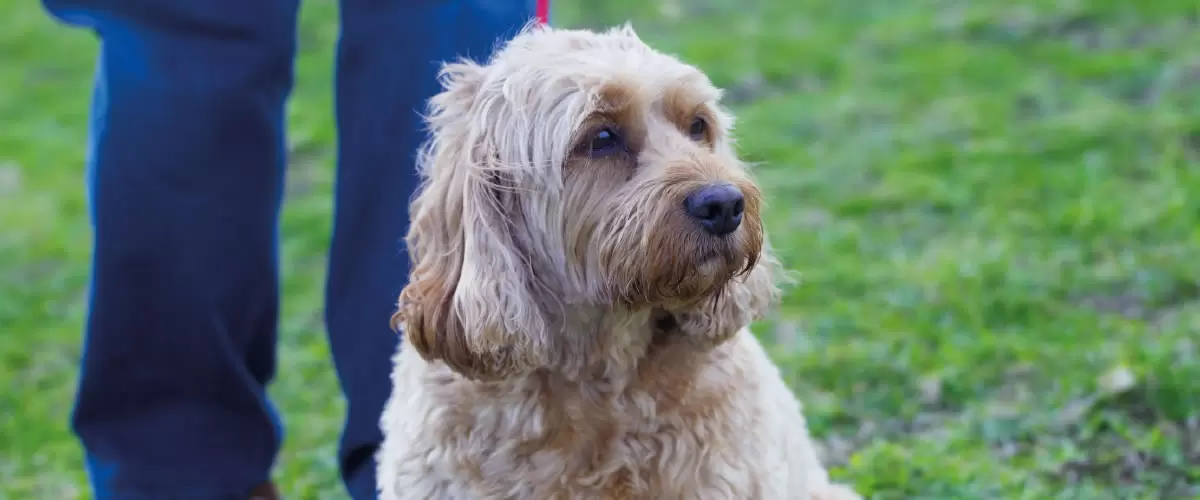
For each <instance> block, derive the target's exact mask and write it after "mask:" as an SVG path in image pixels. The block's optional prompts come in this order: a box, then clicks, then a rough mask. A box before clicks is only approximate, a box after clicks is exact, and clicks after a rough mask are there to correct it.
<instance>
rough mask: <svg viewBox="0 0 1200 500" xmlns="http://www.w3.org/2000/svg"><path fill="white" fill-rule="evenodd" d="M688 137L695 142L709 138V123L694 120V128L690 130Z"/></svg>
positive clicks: (699, 119)
mask: <svg viewBox="0 0 1200 500" xmlns="http://www.w3.org/2000/svg"><path fill="white" fill-rule="evenodd" d="M688 135H689V136H691V137H692V140H694V141H702V140H704V139H706V138H707V137H708V122H707V121H705V120H704V119H703V118H696V119H695V120H692V126H691V127H689V128H688Z"/></svg>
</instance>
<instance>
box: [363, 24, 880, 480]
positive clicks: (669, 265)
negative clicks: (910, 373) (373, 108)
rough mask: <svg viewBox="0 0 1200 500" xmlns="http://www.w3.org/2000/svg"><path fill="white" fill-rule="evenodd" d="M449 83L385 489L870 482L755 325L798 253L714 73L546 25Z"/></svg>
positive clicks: (422, 163) (415, 234) (407, 307)
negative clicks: (742, 156)
mask: <svg viewBox="0 0 1200 500" xmlns="http://www.w3.org/2000/svg"><path fill="white" fill-rule="evenodd" d="M442 84H443V86H444V91H443V92H442V93H441V94H439V95H437V96H436V97H434V98H433V99H432V101H431V103H430V114H429V117H428V121H429V124H430V126H431V133H432V139H431V140H430V141H429V143H428V144H427V145H426V147H425V148H424V149H423V151H422V155H421V157H420V160H419V168H420V172H421V175H422V176H423V178H424V181H425V184H424V185H423V187H422V189H421V191H420V193H419V195H418V196H417V198H416V199H415V200H414V201H413V204H412V217H413V219H412V229H411V231H410V233H409V234H408V240H407V241H408V248H409V252H410V254H411V257H412V259H413V263H414V268H413V271H412V275H411V277H410V282H409V284H408V286H407V288H405V289H404V291H403V293H402V294H401V296H400V301H399V310H398V312H397V313H396V316H395V317H394V318H393V323H394V325H395V326H399V327H402V330H403V334H404V341H403V343H402V345H401V348H400V350H399V353H398V354H397V355H396V357H395V365H396V366H395V370H394V372H393V375H392V381H393V383H394V389H393V392H392V395H391V399H390V401H389V403H388V406H387V409H386V410H385V413H384V416H383V419H382V426H383V431H384V433H385V435H386V440H385V442H384V444H383V448H382V450H381V451H380V454H379V457H378V459H379V469H378V473H379V488H380V491H381V493H382V498H383V499H386V500H393V499H421V500H425V499H513V500H545V499H561V500H575V499H647V500H652V499H662V500H676V499H678V500H697V499H699V500H707V499H738V500H745V499H767V500H772V499H816V498H820V499H852V498H858V495H856V494H855V493H854V492H852V491H851V490H849V489H848V488H846V487H844V486H840V485H835V484H832V483H830V481H829V478H828V475H827V473H826V471H825V469H824V467H823V466H822V465H821V462H820V461H819V460H818V458H817V453H816V449H815V448H814V445H813V443H812V442H811V441H810V439H809V436H808V431H807V429H806V426H805V421H804V418H803V416H801V412H800V404H799V403H798V402H797V401H796V399H795V397H794V396H793V395H792V393H791V391H790V390H789V389H788V387H787V386H786V385H785V384H784V382H783V380H782V378H781V377H780V374H779V371H778V370H777V369H776V367H775V366H774V365H773V364H772V362H771V361H770V359H768V357H767V355H766V353H765V352H764V351H763V348H762V346H760V345H759V343H758V341H757V340H755V338H754V336H753V335H751V333H750V331H749V329H748V328H747V326H748V325H749V324H750V322H751V321H752V320H753V319H754V318H756V317H759V316H761V314H762V313H763V312H764V311H765V310H766V309H767V308H768V306H770V305H771V302H772V301H773V300H774V299H775V298H776V295H777V293H778V292H777V288H776V287H775V285H774V283H773V277H774V276H775V275H776V274H777V264H776V262H775V260H774V258H773V257H772V256H771V254H770V249H769V247H768V246H767V244H766V242H765V237H764V234H763V226H762V222H761V219H760V218H759V215H760V210H761V209H762V199H761V194H760V192H759V189H758V188H757V187H756V186H755V184H754V183H753V182H752V181H751V179H750V176H749V174H748V173H747V171H746V168H745V166H744V165H743V164H742V163H741V162H740V161H738V158H737V156H736V155H735V153H734V150H733V145H732V143H733V140H732V138H731V137H730V135H729V131H730V127H731V119H730V117H729V115H728V114H727V113H726V112H725V111H724V110H723V109H722V108H721V107H720V106H719V103H718V99H719V97H720V92H719V91H718V90H717V89H716V88H714V87H713V85H712V84H711V83H710V82H709V80H708V78H707V77H706V76H705V75H704V74H703V73H701V72H700V71H699V70H697V69H696V68H694V67H692V66H688V65H686V64H683V63H681V62H680V61H678V60H676V59H675V58H672V57H670V56H668V55H665V54H663V53H660V52H656V51H655V50H653V49H651V48H650V47H648V46H646V45H645V44H644V43H643V42H642V41H641V40H639V39H638V37H637V35H636V34H635V33H634V32H633V30H632V29H631V28H629V27H625V28H621V29H615V30H611V31H608V32H604V33H594V32H587V31H575V30H559V29H550V28H544V27H531V28H528V29H526V30H525V31H523V32H522V33H521V34H520V35H518V36H517V37H516V38H515V39H513V40H512V41H510V42H509V43H507V44H506V45H505V46H504V47H502V48H501V49H500V50H499V51H498V52H497V53H496V54H495V55H494V56H493V58H492V59H491V60H490V61H489V62H488V63H487V64H484V65H480V64H475V63H471V62H459V63H455V64H449V65H447V66H445V68H444V69H443V71H442Z"/></svg>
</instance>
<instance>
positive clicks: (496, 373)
mask: <svg viewBox="0 0 1200 500" xmlns="http://www.w3.org/2000/svg"><path fill="white" fill-rule="evenodd" d="M440 76H441V78H440V80H441V83H442V85H443V87H444V90H443V92H442V93H440V94H438V95H437V96H435V97H433V98H432V99H431V100H430V103H429V113H428V116H427V120H428V123H429V126H430V133H431V138H430V140H429V142H428V143H427V144H426V145H425V147H423V148H422V151H421V153H420V158H419V160H418V165H419V167H418V168H419V169H420V170H421V176H422V178H423V181H424V185H423V186H422V189H421V191H420V192H419V194H418V195H417V197H416V198H415V199H414V200H413V203H412V206H411V212H410V214H411V217H412V223H411V227H410V229H409V233H408V237H407V244H408V250H409V255H410V258H411V259H412V262H413V269H412V273H411V275H410V276H409V283H408V285H407V286H406V287H405V288H404V290H403V291H402V292H401V294H400V300H399V308H398V310H397V312H396V315H395V316H393V318H392V323H393V326H394V327H395V326H397V324H399V326H402V327H403V333H404V335H405V336H406V338H407V340H408V344H409V345H411V346H412V347H413V348H415V349H416V350H417V351H418V352H419V353H420V354H421V356H422V357H424V358H425V359H427V360H431V361H432V360H441V361H443V362H445V363H446V364H447V365H449V366H450V367H451V368H452V369H454V370H455V371H457V372H459V373H461V374H463V375H465V376H467V377H470V378H474V379H496V378H502V377H505V376H509V375H513V374H516V373H521V372H525V371H528V370H531V369H533V368H535V367H537V366H542V365H544V364H545V363H546V356H545V354H544V348H543V346H542V343H541V342H540V341H541V340H544V339H545V336H544V330H545V319H544V316H543V315H542V312H541V310H540V308H539V306H538V304H537V302H536V301H535V300H533V297H532V294H531V292H530V279H531V276H530V272H529V270H528V260H527V259H525V258H524V257H523V255H522V254H521V253H520V251H519V249H518V246H517V242H516V240H515V239H514V238H513V234H514V233H513V231H514V228H517V227H523V226H522V225H521V224H520V222H518V218H519V217H520V214H519V212H518V211H519V210H520V206H519V204H518V203H516V202H515V198H514V197H515V194H514V193H513V189H511V188H512V186H511V182H510V181H509V177H508V176H507V175H506V174H505V172H504V167H502V166H500V165H499V158H498V157H497V152H496V151H495V145H494V144H493V142H492V141H493V134H494V133H497V128H499V127H503V126H504V125H503V123H502V122H503V120H502V117H501V116H499V115H498V114H499V113H503V112H504V110H503V108H504V106H503V105H502V104H501V103H500V102H498V100H497V99H498V97H496V96H493V95H492V94H497V95H498V93H495V92H490V93H489V92H487V91H486V90H485V88H484V86H485V85H486V84H487V68H485V67H483V66H480V65H478V64H475V63H472V62H457V63H452V64H447V65H445V66H444V67H443V69H442V72H441V75H440ZM489 96H490V97H489Z"/></svg>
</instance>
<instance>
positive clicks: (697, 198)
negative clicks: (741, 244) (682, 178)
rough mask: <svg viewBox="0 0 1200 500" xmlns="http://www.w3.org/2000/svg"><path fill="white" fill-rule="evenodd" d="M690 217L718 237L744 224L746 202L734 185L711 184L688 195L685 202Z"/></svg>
mask: <svg viewBox="0 0 1200 500" xmlns="http://www.w3.org/2000/svg"><path fill="white" fill-rule="evenodd" d="M683 205H684V207H685V208H686V209H687V213H688V215H691V216H692V217H694V218H695V219H696V220H697V221H700V226H701V227H703V228H704V230H705V231H708V232H709V233H711V234H715V235H717V236H721V235H726V234H729V233H732V232H733V231H734V230H736V229H737V228H738V226H739V225H741V223H742V212H743V211H744V210H745V208H746V200H745V198H743V197H742V192H741V191H739V190H738V188H737V187H736V186H734V185H733V184H729V183H727V182H722V183H719V184H709V185H707V186H704V187H702V188H700V189H697V190H696V191H695V192H693V193H692V194H690V195H688V197H687V199H686V200H684V202H683Z"/></svg>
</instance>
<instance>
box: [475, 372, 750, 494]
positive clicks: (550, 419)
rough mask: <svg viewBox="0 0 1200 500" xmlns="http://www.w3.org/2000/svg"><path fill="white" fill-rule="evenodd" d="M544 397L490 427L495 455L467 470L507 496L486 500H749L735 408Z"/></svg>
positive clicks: (710, 402) (690, 398) (480, 456)
mask: <svg viewBox="0 0 1200 500" xmlns="http://www.w3.org/2000/svg"><path fill="white" fill-rule="evenodd" d="M551 396H552V397H549V398H544V399H542V401H543V404H541V405H538V406H536V407H532V408H530V411H529V412H528V413H527V414H525V415H510V416H511V417H512V418H511V420H508V423H509V424H510V425H508V426H500V427H501V428H496V427H492V428H493V429H495V430H497V431H501V432H499V435H493V439H492V440H491V442H492V443H495V446H492V447H481V448H478V450H479V453H477V454H475V455H476V456H475V457H473V458H474V460H470V462H476V461H477V462H476V463H478V465H479V467H478V469H477V470H479V471H483V472H484V476H483V477H480V479H482V480H483V481H482V483H483V484H492V485H495V486H497V489H496V490H494V491H495V492H500V491H506V492H512V493H515V494H512V495H496V496H494V497H496V498H499V497H508V498H518V497H519V498H563V499H575V498H601V499H614V500H615V499H640V498H648V499H649V498H653V499H663V500H669V499H675V498H679V499H694V498H740V499H746V498H754V497H755V496H756V494H755V492H754V491H753V490H752V489H750V488H751V486H750V485H752V484H755V482H754V481H751V480H750V478H749V477H748V472H747V470H749V469H748V468H747V466H748V465H749V464H747V463H746V461H745V457H746V452H745V450H744V449H742V447H743V446H749V443H747V442H746V440H745V439H742V438H741V437H740V436H739V433H740V431H742V430H744V429H745V428H746V427H745V426H742V428H741V429H738V428H737V422H738V420H739V419H738V418H736V416H735V415H731V414H730V413H731V412H736V408H731V407H729V406H728V405H727V404H723V403H727V401H718V400H715V399H711V398H710V399H707V400H705V399H696V397H697V396H699V395H698V394H689V395H687V399H686V401H683V402H681V401H679V400H677V399H672V398H666V397H663V394H661V393H657V394H650V393H644V392H634V393H632V394H626V395H623V396H621V397H617V398H609V399H604V398H600V397H596V398H591V397H589V396H590V395H586V394H584V395H581V396H580V397H570V396H565V395H563V394H561V393H559V394H552V395H551ZM718 399H719V398H718ZM681 403H684V404H681ZM511 409H512V407H511V406H510V407H508V409H507V411H510V412H511ZM505 427H506V428H505ZM472 448H473V447H472ZM489 448H490V449H489ZM737 457H742V458H741V459H738V458H737ZM472 468H473V467H472ZM699 492H704V494H703V495H701V494H699Z"/></svg>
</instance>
